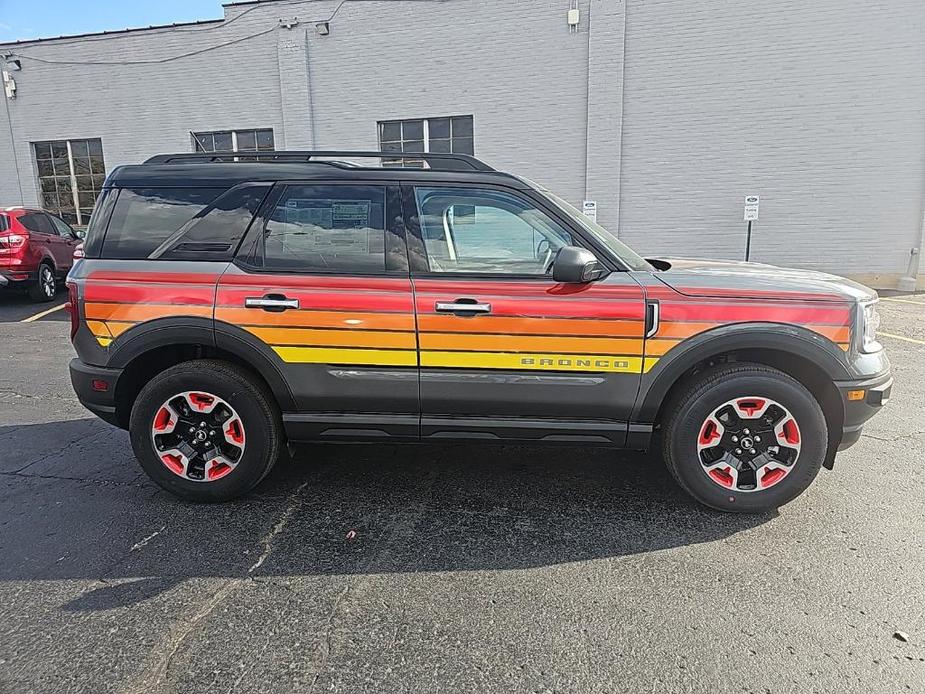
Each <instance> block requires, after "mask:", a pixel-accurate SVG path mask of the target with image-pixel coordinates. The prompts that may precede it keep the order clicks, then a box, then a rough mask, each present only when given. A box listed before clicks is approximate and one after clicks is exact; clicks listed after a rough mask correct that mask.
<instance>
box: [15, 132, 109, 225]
mask: <svg viewBox="0 0 925 694" xmlns="http://www.w3.org/2000/svg"><path fill="white" fill-rule="evenodd" d="M32 149H33V152H34V154H35V165H36V169H37V170H38V175H39V188H40V189H41V193H42V207H44V208H45V209H46V210H48V211H49V212H51V213H52V214H55V215H57V216H59V217H61V218H62V219H63V220H64V221H66V222H67V223H68V224H76V225H78V226H85V225H86V224H88V223H89V222H90V215H91V214H92V212H93V206H94V204H96V199H97V197H99V194H100V191H101V190H102V189H103V182H104V181H105V180H106V165H105V163H104V161H103V142H102V140H100V139H99V138H96V139H89V140H49V141H46V142H34V143H33V144H32Z"/></svg>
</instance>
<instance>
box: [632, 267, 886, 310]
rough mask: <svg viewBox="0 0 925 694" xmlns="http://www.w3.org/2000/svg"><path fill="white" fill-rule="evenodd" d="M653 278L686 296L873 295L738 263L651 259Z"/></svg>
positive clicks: (818, 275)
mask: <svg viewBox="0 0 925 694" xmlns="http://www.w3.org/2000/svg"><path fill="white" fill-rule="evenodd" d="M650 262H651V263H652V264H653V265H654V266H655V267H656V268H657V269H659V270H660V272H658V273H656V274H655V276H656V277H657V278H658V279H660V280H662V281H663V282H664V283H665V284H667V285H668V286H669V287H671V288H672V289H674V290H675V291H677V292H679V293H681V294H685V295H687V296H702V297H737V298H743V299H749V298H755V297H761V298H766V299H773V298H780V299H799V300H801V301H868V300H871V299H876V298H877V292H875V291H874V290H873V289H870V288H869V287H865V286H864V285H863V284H858V283H857V282H852V281H851V280H848V279H845V278H844V277H838V276H837V275H830V274H828V273H825V272H817V271H815V270H795V269H792V268H783V267H777V266H776V265H766V264H764V263H748V262H745V261H741V260H703V259H699V258H653V259H652V260H650Z"/></svg>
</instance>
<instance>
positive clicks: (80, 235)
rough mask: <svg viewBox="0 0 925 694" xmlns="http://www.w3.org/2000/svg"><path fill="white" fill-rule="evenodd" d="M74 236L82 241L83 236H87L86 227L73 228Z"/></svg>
mask: <svg viewBox="0 0 925 694" xmlns="http://www.w3.org/2000/svg"><path fill="white" fill-rule="evenodd" d="M74 238H75V239H79V240H80V241H83V240H84V239H85V238H87V230H86V229H75V230H74Z"/></svg>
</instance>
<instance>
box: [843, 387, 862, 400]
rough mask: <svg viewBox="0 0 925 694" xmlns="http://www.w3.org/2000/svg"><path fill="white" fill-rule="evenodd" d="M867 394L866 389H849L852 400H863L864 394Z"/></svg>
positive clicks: (849, 397) (848, 396) (849, 396)
mask: <svg viewBox="0 0 925 694" xmlns="http://www.w3.org/2000/svg"><path fill="white" fill-rule="evenodd" d="M865 394H866V391H865V390H863V389H862V390H849V391H848V394H847V398H848V399H849V400H852V401H857V400H863V399H864V395H865Z"/></svg>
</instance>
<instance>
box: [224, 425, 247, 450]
mask: <svg viewBox="0 0 925 694" xmlns="http://www.w3.org/2000/svg"><path fill="white" fill-rule="evenodd" d="M225 435H226V436H227V437H228V438H229V439H230V440H231V441H233V442H234V443H236V444H238V445H239V446H240V445H241V444H242V443H244V430H243V429H242V428H241V422H240V421H239V420H237V419H233V420H231V422H230V423H229V424H228V428H227V429H225Z"/></svg>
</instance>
